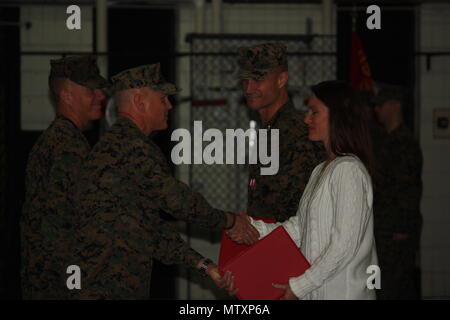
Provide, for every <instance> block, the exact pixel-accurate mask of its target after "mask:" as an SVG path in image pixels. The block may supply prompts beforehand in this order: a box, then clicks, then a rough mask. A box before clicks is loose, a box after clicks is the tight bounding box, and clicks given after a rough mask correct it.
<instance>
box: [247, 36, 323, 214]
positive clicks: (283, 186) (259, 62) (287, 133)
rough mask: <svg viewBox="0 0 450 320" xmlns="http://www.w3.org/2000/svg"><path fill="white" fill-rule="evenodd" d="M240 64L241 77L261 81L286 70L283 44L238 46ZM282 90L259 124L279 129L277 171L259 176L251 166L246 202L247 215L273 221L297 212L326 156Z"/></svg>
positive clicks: (256, 170) (257, 167)
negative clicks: (273, 110)
mask: <svg viewBox="0 0 450 320" xmlns="http://www.w3.org/2000/svg"><path fill="white" fill-rule="evenodd" d="M239 65H240V73H239V77H240V79H241V80H253V81H255V82H258V81H264V80H265V79H266V77H267V76H268V75H269V74H271V73H273V72H276V71H277V70H280V69H281V70H282V71H286V72H287V70H288V63H287V57H286V46H285V45H284V44H283V43H265V44H261V45H257V46H254V47H251V48H240V49H239ZM282 90H286V92H285V93H286V95H285V96H286V99H285V101H282V102H281V105H280V108H279V109H278V110H277V111H276V113H275V114H274V115H273V117H272V118H271V119H269V120H268V121H267V122H265V123H262V128H263V129H268V130H271V129H278V130H279V170H278V172H277V173H276V174H275V175H261V174H260V169H261V167H263V165H261V164H260V163H257V164H252V165H250V170H249V184H248V202H247V214H248V215H249V216H256V217H263V218H273V219H275V220H276V221H285V220H287V219H288V218H289V217H291V216H294V215H295V214H296V213H297V209H298V204H299V201H300V198H301V197H302V195H303V191H304V189H305V187H306V184H307V183H308V180H309V177H310V175H311V173H312V171H313V169H314V168H315V167H316V166H317V165H318V164H319V163H321V162H322V161H324V160H325V159H326V154H325V149H324V147H323V144H322V143H319V142H313V141H310V140H309V139H308V128H307V126H306V124H305V123H304V117H305V115H304V113H303V112H300V111H298V110H296V109H295V107H294V104H293V102H292V100H290V99H289V97H288V96H287V89H286V87H284V88H283V89H282ZM245 91H246V89H245V88H244V93H245ZM269 107H271V106H269ZM258 111H259V110H258ZM268 150H270V148H269V149H268Z"/></svg>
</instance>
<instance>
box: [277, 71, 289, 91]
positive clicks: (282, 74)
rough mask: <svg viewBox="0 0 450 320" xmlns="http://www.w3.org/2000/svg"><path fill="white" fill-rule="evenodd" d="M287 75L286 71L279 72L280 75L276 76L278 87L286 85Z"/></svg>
mask: <svg viewBox="0 0 450 320" xmlns="http://www.w3.org/2000/svg"><path fill="white" fill-rule="evenodd" d="M288 78H289V75H288V72H287V71H282V72H280V75H279V76H278V88H280V89H281V88H283V87H285V86H286V84H287V81H288Z"/></svg>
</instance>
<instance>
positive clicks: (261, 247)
mask: <svg viewBox="0 0 450 320" xmlns="http://www.w3.org/2000/svg"><path fill="white" fill-rule="evenodd" d="M221 251H222V249H221ZM310 266H311V265H310V264H309V262H308V260H306V258H305V257H304V256H303V254H302V252H301V251H300V249H299V248H298V247H297V245H296V244H295V243H294V241H293V240H292V239H291V237H290V236H289V234H288V233H287V232H286V230H285V229H284V227H282V226H279V227H278V228H276V229H275V230H273V231H272V232H271V233H270V234H269V235H267V236H266V237H264V238H263V239H261V240H260V241H258V242H256V243H255V244H253V245H252V246H250V247H247V249H246V250H243V251H241V252H240V253H239V254H238V255H236V256H235V257H233V258H231V259H230V260H228V261H227V262H226V263H225V265H223V266H221V267H220V271H221V272H222V273H223V272H225V271H231V273H232V274H233V276H234V285H235V287H236V288H238V289H239V291H238V293H237V297H238V298H239V299H241V300H277V299H279V298H281V297H282V295H283V294H284V290H281V289H277V288H274V287H273V286H272V283H281V284H285V283H288V282H289V278H292V277H298V276H300V275H302V274H303V273H304V272H305V271H306V270H307V269H308V268H309V267H310Z"/></svg>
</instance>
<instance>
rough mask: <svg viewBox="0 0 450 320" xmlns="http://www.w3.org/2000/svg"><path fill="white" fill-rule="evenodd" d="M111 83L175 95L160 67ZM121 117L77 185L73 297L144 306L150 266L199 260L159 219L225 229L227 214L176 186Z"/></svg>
mask: <svg viewBox="0 0 450 320" xmlns="http://www.w3.org/2000/svg"><path fill="white" fill-rule="evenodd" d="M112 81H113V86H114V91H115V92H117V91H121V90H127V89H136V88H147V87H148V88H150V89H152V90H153V91H159V92H161V93H163V94H164V95H169V94H174V93H175V92H176V91H177V89H176V87H175V86H174V85H173V84H170V83H167V82H165V81H164V79H163V78H162V76H161V74H160V69H159V64H155V65H148V66H141V67H137V68H133V69H129V70H126V71H123V72H122V73H119V74H118V75H115V76H113V77H112ZM120 115H121V114H120V106H119V118H118V120H117V122H116V123H115V124H114V125H113V126H112V127H111V128H110V129H109V130H108V132H106V133H105V134H104V135H103V136H102V138H101V139H100V141H99V142H98V143H97V144H96V146H95V147H94V148H93V149H92V151H91V153H90V154H89V156H88V158H87V160H86V161H85V163H84V165H83V169H82V170H81V173H80V179H79V181H78V182H77V192H76V206H77V210H78V212H79V215H80V223H79V224H78V227H77V229H78V234H77V254H76V257H74V261H73V264H76V265H79V266H80V268H81V270H82V278H81V279H82V280H81V283H82V288H81V290H74V298H78V299H148V298H149V292H150V281H151V274H152V262H153V261H152V259H153V258H155V259H157V260H159V261H161V262H162V263H164V264H182V265H185V266H187V267H191V268H197V266H198V263H199V261H200V260H201V259H203V256H202V255H201V254H199V253H198V252H196V251H195V250H193V249H191V248H190V247H189V246H188V245H187V244H186V243H185V242H184V241H183V240H182V238H181V237H180V235H179V234H178V233H177V232H176V229H175V228H174V227H173V226H172V225H171V224H170V223H169V222H167V221H166V220H163V219H162V218H161V216H160V213H161V212H165V213H167V214H170V215H171V216H173V217H175V218H178V219H182V220H184V221H187V222H190V223H196V224H197V225H198V226H200V227H204V228H208V229H215V230H221V229H223V228H224V227H225V226H227V225H228V223H229V222H228V221H227V220H229V219H227V217H226V216H227V213H226V212H224V211H220V210H216V209H214V208H212V207H211V206H210V205H209V204H208V203H207V202H206V200H205V199H204V198H203V197H202V196H201V195H200V194H199V193H197V192H195V191H193V190H192V189H190V188H189V187H188V186H187V185H185V184H184V183H182V182H180V181H178V180H177V179H175V178H174V177H173V176H172V175H171V172H170V170H169V167H168V164H167V161H166V159H165V157H164V155H163V153H162V152H161V150H160V149H159V148H158V146H157V145H156V144H155V143H154V142H152V141H151V140H150V139H149V138H148V136H147V135H146V134H145V133H144V132H143V131H142V130H141V129H140V128H139V127H138V126H137V124H136V123H135V122H134V121H132V120H130V119H129V118H128V117H125V116H120ZM230 214H231V213H229V214H228V216H229V215H230Z"/></svg>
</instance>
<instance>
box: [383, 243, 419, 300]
mask: <svg viewBox="0 0 450 320" xmlns="http://www.w3.org/2000/svg"><path fill="white" fill-rule="evenodd" d="M414 247H415V246H414V245H413V244H412V242H411V241H410V240H402V241H392V240H386V239H384V240H383V241H381V240H379V241H378V242H377V252H378V263H379V266H380V269H381V289H380V290H377V299H379V300H411V299H420V276H419V274H420V272H419V271H418V270H419V269H418V267H417V266H416V256H417V251H416V250H415V248H414Z"/></svg>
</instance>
